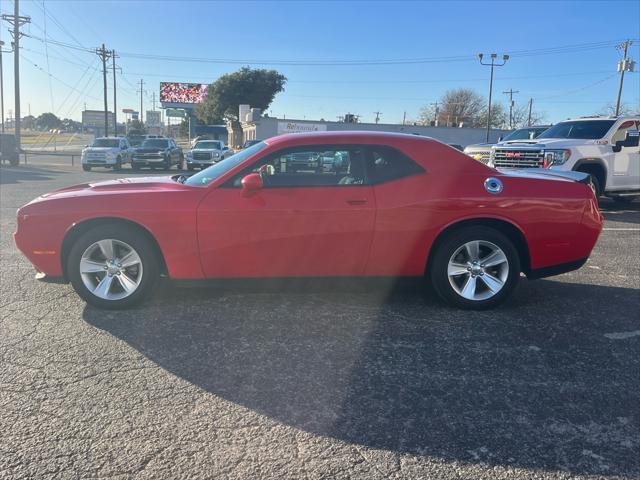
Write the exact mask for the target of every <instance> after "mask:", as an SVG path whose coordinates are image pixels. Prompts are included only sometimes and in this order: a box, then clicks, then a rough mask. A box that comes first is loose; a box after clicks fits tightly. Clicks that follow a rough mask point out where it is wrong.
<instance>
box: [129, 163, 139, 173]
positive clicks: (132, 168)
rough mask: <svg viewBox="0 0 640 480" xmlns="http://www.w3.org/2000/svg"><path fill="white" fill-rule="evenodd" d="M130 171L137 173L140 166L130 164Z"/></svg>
mask: <svg viewBox="0 0 640 480" xmlns="http://www.w3.org/2000/svg"><path fill="white" fill-rule="evenodd" d="M131 170H133V171H134V172H138V171H139V170H140V165H137V164H135V163H132V164H131Z"/></svg>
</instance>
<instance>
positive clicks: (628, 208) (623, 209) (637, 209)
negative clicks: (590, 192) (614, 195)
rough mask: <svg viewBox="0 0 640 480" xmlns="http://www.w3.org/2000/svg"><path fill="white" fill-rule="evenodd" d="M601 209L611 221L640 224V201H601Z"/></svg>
mask: <svg viewBox="0 0 640 480" xmlns="http://www.w3.org/2000/svg"><path fill="white" fill-rule="evenodd" d="M600 211H601V212H602V215H603V216H604V218H605V219H606V220H608V221H610V222H620V223H630V224H635V225H637V224H640V201H634V202H631V203H628V204H616V203H613V202H611V201H605V200H601V201H600Z"/></svg>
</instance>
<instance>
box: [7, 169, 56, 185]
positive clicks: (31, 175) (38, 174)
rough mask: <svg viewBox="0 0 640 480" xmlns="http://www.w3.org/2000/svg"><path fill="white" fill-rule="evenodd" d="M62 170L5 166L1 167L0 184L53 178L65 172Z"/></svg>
mask: <svg viewBox="0 0 640 480" xmlns="http://www.w3.org/2000/svg"><path fill="white" fill-rule="evenodd" d="M64 173H67V172H64V171H62V170H49V169H46V168H41V167H31V166H10V167H9V166H3V167H2V168H0V185H8V184H11V183H24V182H34V181H43V180H51V179H53V178H55V177H57V176H58V175H61V174H64Z"/></svg>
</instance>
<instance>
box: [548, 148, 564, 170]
mask: <svg viewBox="0 0 640 480" xmlns="http://www.w3.org/2000/svg"><path fill="white" fill-rule="evenodd" d="M570 156H571V150H545V151H544V164H543V167H544V168H549V167H551V166H552V165H562V164H563V163H564V162H566V161H567V160H569V157H570Z"/></svg>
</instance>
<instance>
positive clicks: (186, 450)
mask: <svg viewBox="0 0 640 480" xmlns="http://www.w3.org/2000/svg"><path fill="white" fill-rule="evenodd" d="M145 174H146V173H145ZM116 175H118V176H125V175H133V173H132V172H131V171H130V170H128V169H127V170H125V171H123V172H120V173H118V174H114V173H112V172H106V173H103V172H100V171H98V170H96V171H94V172H91V173H83V172H81V171H80V169H79V167H78V166H77V165H76V166H75V168H71V167H70V166H61V165H46V164H44V163H42V164H29V165H27V166H21V167H2V169H0V183H1V195H0V204H1V210H0V225H1V239H0V240H1V252H0V310H1V312H2V320H1V323H0V478H43V477H56V478H97V477H101V478H102V477H109V478H129V477H136V478H362V479H378V478H444V479H449V478H451V479H454V478H455V479H462V478H464V479H484V478H487V479H489V478H491V479H495V478H505V479H506V478H509V479H516V478H517V479H525V478H526V479H529V478H536V479H547V478H548V479H551V478H554V479H556V478H567V479H568V478H640V313H639V312H640V201H636V202H634V203H633V204H631V205H629V206H627V207H624V208H619V207H616V206H614V205H613V204H612V203H610V202H609V201H607V200H603V202H602V209H603V212H604V215H605V217H606V225H605V231H604V232H603V234H602V236H601V238H600V240H599V243H598V245H597V247H596V249H595V251H594V253H593V255H592V257H591V259H590V261H589V262H588V263H587V265H586V266H585V267H584V268H582V269H581V270H579V271H577V272H572V273H569V274H565V275H562V276H558V277H554V278H551V279H546V280H538V281H533V282H529V281H526V280H524V281H522V282H521V285H520V287H519V288H518V290H517V292H516V294H515V295H514V296H513V298H512V299H511V300H510V301H509V302H508V303H507V304H506V305H505V306H504V307H502V308H500V309H498V310H494V311H488V312H481V313H477V312H476V313H471V312H463V311H457V310H452V309H450V308H447V307H443V306H441V305H440V304H439V303H438V302H437V301H436V300H435V298H434V297H432V296H431V295H429V294H426V295H425V294H424V293H423V289H422V286H421V285H419V284H414V283H404V282H403V283H401V284H400V285H389V284H386V283H384V282H371V281H364V280H363V281H361V282H360V281H355V282H354V281H349V282H331V283H329V284H327V283H321V282H317V281H316V282H295V283H286V284H273V283H271V282H250V283H248V282H233V283H229V284H221V285H218V286H216V287H211V288H189V289H185V288H176V286H175V285H173V284H171V283H169V282H165V284H164V285H163V286H162V288H161V292H160V293H159V294H158V295H157V296H156V297H155V299H154V300H152V301H151V302H149V303H147V304H145V305H144V306H141V307H139V308H136V309H133V310H130V311H124V312H104V311H99V310H96V309H93V308H90V307H87V306H86V305H85V304H84V303H83V302H82V301H80V299H79V298H78V297H77V296H76V295H75V293H74V292H73V290H72V289H71V287H70V286H69V285H61V284H46V283H39V282H38V281H36V280H35V279H34V271H33V269H32V267H31V266H30V264H29V263H28V261H27V260H26V259H25V258H23V257H22V255H21V254H20V253H19V252H18V251H17V249H16V248H15V246H14V243H13V238H12V233H13V231H14V228H15V212H16V209H17V208H18V207H19V206H21V205H22V204H24V203H26V202H27V201H29V200H30V199H32V198H33V197H35V196H37V195H39V194H41V193H44V192H46V191H50V190H53V189H55V188H59V187H62V186H66V185H70V184H74V183H80V182H84V181H87V179H95V180H98V179H106V178H113V177H114V176H116Z"/></svg>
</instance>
